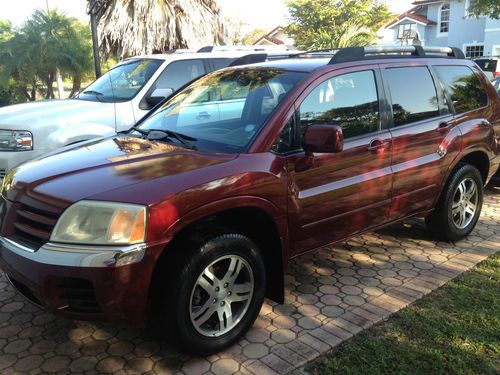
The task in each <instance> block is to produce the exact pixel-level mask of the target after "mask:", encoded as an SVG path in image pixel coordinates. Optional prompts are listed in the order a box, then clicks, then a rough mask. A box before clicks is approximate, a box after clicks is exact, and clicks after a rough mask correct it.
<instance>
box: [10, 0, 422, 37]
mask: <svg viewBox="0 0 500 375" xmlns="http://www.w3.org/2000/svg"><path fill="white" fill-rule="evenodd" d="M218 1H219V5H220V7H221V9H222V11H223V12H224V13H225V15H226V16H227V17H229V18H231V19H239V20H241V21H242V22H243V23H246V24H247V26H246V28H247V30H252V29H256V28H262V29H272V28H274V27H276V26H278V25H281V24H286V23H287V9H286V6H285V3H284V1H283V0H251V1H249V0H218ZM360 1H362V0H360ZM384 1H385V2H386V3H387V4H388V5H389V7H390V9H391V11H392V12H394V13H402V12H404V11H405V10H407V9H409V8H411V3H412V2H413V0H384ZM14 3H15V6H14ZM47 3H48V5H49V7H50V8H53V7H57V8H58V9H59V10H61V11H63V12H64V13H65V14H66V15H68V16H70V17H76V18H80V19H84V20H86V19H87V16H86V12H85V11H86V6H87V1H86V0H17V1H15V2H14V1H12V0H0V9H1V12H0V19H7V20H10V21H11V22H12V23H13V24H14V25H15V26H19V25H20V24H22V23H23V22H24V21H25V20H26V19H27V18H28V17H29V16H30V15H31V13H33V11H34V10H35V9H36V8H41V9H45V8H46V7H47Z"/></svg>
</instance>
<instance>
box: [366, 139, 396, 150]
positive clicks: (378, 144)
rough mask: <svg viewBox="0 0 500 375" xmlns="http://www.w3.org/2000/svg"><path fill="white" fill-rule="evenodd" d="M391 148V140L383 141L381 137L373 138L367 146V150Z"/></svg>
mask: <svg viewBox="0 0 500 375" xmlns="http://www.w3.org/2000/svg"><path fill="white" fill-rule="evenodd" d="M389 148H391V141H383V140H381V139H378V138H376V139H374V140H372V141H371V142H370V146H368V151H381V150H385V149H389Z"/></svg>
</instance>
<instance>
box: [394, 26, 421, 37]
mask: <svg viewBox="0 0 500 375" xmlns="http://www.w3.org/2000/svg"><path fill="white" fill-rule="evenodd" d="M416 35H417V24H416V23H406V24H404V25H399V30H398V39H412V38H415V36H416Z"/></svg>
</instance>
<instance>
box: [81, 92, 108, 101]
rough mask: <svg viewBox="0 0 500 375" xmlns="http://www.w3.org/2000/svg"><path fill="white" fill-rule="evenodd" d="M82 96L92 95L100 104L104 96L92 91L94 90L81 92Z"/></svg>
mask: <svg viewBox="0 0 500 375" xmlns="http://www.w3.org/2000/svg"><path fill="white" fill-rule="evenodd" d="M82 94H87V95H94V97H95V98H96V99H97V100H99V101H100V102H101V103H103V100H102V98H101V97H102V96H103V95H104V94H103V93H102V92H99V91H94V90H86V91H84V92H82Z"/></svg>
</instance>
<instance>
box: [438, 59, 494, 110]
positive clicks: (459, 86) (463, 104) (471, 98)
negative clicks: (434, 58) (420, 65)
mask: <svg viewBox="0 0 500 375" xmlns="http://www.w3.org/2000/svg"><path fill="white" fill-rule="evenodd" d="M434 69H436V72H437V73H438V76H439V78H440V79H441V81H442V82H443V84H444V86H445V88H446V90H447V91H448V93H449V95H450V98H451V101H452V102H453V106H454V107H455V112H456V113H464V112H468V111H472V110H474V109H478V108H481V107H484V106H486V105H487V104H488V96H487V94H486V92H485V91H484V87H483V85H482V84H481V81H479V78H478V77H477V75H476V74H475V73H474V72H473V71H472V69H470V68H469V67H467V66H436V67H434Z"/></svg>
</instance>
